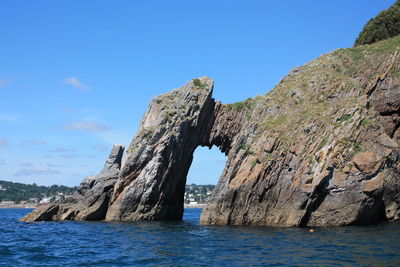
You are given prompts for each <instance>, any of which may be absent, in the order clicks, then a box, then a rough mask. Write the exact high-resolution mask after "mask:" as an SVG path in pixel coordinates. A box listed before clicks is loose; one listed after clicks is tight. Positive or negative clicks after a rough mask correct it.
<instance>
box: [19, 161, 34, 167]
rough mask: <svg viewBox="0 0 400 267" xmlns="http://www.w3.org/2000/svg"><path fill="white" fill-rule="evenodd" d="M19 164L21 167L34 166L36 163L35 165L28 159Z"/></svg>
mask: <svg viewBox="0 0 400 267" xmlns="http://www.w3.org/2000/svg"><path fill="white" fill-rule="evenodd" d="M19 166H20V167H33V166H34V165H33V163H32V162H30V161H26V162H21V163H20V164H19Z"/></svg>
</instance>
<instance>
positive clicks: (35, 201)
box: [29, 197, 39, 203]
mask: <svg viewBox="0 0 400 267" xmlns="http://www.w3.org/2000/svg"><path fill="white" fill-rule="evenodd" d="M29 203H39V199H38V198H37V197H31V198H30V199H29Z"/></svg>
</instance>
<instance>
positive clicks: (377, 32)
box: [354, 0, 400, 46]
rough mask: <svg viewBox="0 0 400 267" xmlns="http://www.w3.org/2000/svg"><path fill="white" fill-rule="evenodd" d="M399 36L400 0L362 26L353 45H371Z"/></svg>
mask: <svg viewBox="0 0 400 267" xmlns="http://www.w3.org/2000/svg"><path fill="white" fill-rule="evenodd" d="M399 34H400V0H398V1H396V3H394V4H393V6H391V7H390V8H388V9H387V10H384V11H382V12H380V13H379V14H378V15H377V16H376V17H375V18H373V19H371V20H370V21H368V23H367V24H366V25H365V26H364V28H363V30H362V31H361V33H360V35H359V36H358V38H357V39H356V41H355V44H354V45H356V46H357V45H365V44H372V43H375V42H378V41H381V40H385V39H389V38H391V37H394V36H396V35H399Z"/></svg>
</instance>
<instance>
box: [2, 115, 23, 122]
mask: <svg viewBox="0 0 400 267" xmlns="http://www.w3.org/2000/svg"><path fill="white" fill-rule="evenodd" d="M21 120H23V117H21V116H18V115H9V114H0V121H4V122H18V121H21Z"/></svg>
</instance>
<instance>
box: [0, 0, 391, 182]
mask: <svg viewBox="0 0 400 267" xmlns="http://www.w3.org/2000/svg"><path fill="white" fill-rule="evenodd" d="M394 2H395V1H394V0H390V1H389V0H379V1H376V0H351V1H345V0H335V1H315V0H314V1H311V0H303V1H295V0H280V1H266V0H265V1H253V0H247V1H233V0H230V1H223V0H213V1H208V0H203V1H194V0H193V1H188V0H185V1H173V0H171V1H152V0H149V1H99V0H98V1H73V0H69V1H50V0H48V1H43V0H37V1H30V0H29V1H28V0H26V1H22V0H20V1H15V0H2V1H1V2H0V32H1V35H0V36H1V37H0V40H1V41H0V92H1V98H0V170H1V172H0V180H10V181H18V182H24V183H37V184H43V185H51V184H65V185H78V184H79V182H80V181H81V180H82V179H83V177H84V176H87V175H91V174H94V173H96V172H98V171H99V170H100V169H101V167H102V166H103V163H104V161H105V159H106V158H107V155H108V153H109V151H110V150H111V147H112V145H113V144H114V143H122V144H125V145H128V144H129V143H130V141H131V139H132V137H133V136H134V134H135V132H136V130H137V126H138V124H139V121H140V119H141V117H142V115H143V113H144V112H145V111H146V108H147V105H148V103H149V101H150V100H151V99H152V98H153V97H154V96H157V95H159V94H162V93H165V92H167V91H169V90H171V89H173V88H177V87H180V86H182V85H183V84H184V83H186V82H187V81H189V80H191V79H193V78H196V77H199V76H209V77H212V78H213V79H214V80H215V90H214V97H215V98H216V99H217V100H221V101H222V102H223V103H231V102H236V101H240V100H243V99H245V98H248V97H252V96H255V95H257V94H264V93H266V92H267V91H268V90H270V89H271V88H273V87H274V85H275V84H276V83H277V82H278V81H279V80H280V79H281V78H282V77H283V76H284V75H285V74H286V73H287V72H288V71H290V69H292V68H293V67H295V66H298V65H302V64H304V63H306V62H308V61H310V60H312V59H315V58H316V57H318V56H320V55H321V54H324V53H328V52H330V51H332V50H335V49H337V48H343V47H350V46H352V45H353V42H354V40H355V38H356V36H357V35H358V33H359V31H360V30H361V29H362V27H363V25H364V24H365V23H366V22H367V21H368V20H369V19H370V18H372V17H374V16H375V15H376V14H377V13H378V12H379V11H381V10H383V9H386V8H388V7H389V6H390V5H392V4H393V3H394ZM224 163H225V157H224V155H222V154H221V153H220V152H219V151H218V149H213V150H212V151H208V149H205V148H202V149H198V150H196V153H195V160H194V162H193V165H192V167H191V170H190V173H189V176H188V183H192V182H194V183H198V184H207V183H215V182H216V181H217V179H218V176H219V174H220V173H221V171H222V168H223V166H224Z"/></svg>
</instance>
